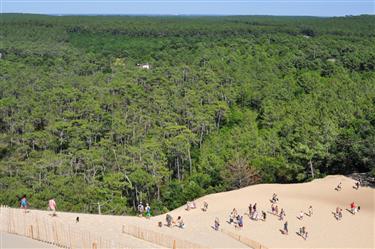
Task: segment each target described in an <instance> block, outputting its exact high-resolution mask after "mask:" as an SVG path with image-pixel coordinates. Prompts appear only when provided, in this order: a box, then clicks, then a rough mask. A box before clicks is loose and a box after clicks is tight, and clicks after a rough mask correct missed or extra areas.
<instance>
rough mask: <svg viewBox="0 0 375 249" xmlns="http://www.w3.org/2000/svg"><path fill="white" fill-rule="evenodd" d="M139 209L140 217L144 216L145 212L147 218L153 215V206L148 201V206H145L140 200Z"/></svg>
mask: <svg viewBox="0 0 375 249" xmlns="http://www.w3.org/2000/svg"><path fill="white" fill-rule="evenodd" d="M137 209H138V214H139V216H140V217H142V216H143V215H144V214H145V216H146V218H148V219H149V218H150V217H151V207H150V205H149V204H148V203H146V207H145V206H143V204H142V202H140V203H139V204H138V207H137Z"/></svg>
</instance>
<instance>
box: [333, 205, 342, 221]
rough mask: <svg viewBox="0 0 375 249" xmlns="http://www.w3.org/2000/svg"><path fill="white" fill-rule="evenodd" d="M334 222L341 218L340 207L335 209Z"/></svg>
mask: <svg viewBox="0 0 375 249" xmlns="http://www.w3.org/2000/svg"><path fill="white" fill-rule="evenodd" d="M335 217H336V220H341V218H342V210H341V208H340V207H336V213H335Z"/></svg>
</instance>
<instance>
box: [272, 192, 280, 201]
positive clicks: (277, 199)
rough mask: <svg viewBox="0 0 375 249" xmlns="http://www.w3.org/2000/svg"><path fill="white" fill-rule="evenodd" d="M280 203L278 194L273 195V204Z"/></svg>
mask: <svg viewBox="0 0 375 249" xmlns="http://www.w3.org/2000/svg"><path fill="white" fill-rule="evenodd" d="M278 201H279V198H278V197H277V194H275V193H273V195H272V203H276V202H278Z"/></svg>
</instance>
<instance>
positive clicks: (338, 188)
mask: <svg viewBox="0 0 375 249" xmlns="http://www.w3.org/2000/svg"><path fill="white" fill-rule="evenodd" d="M341 189H342V183H341V182H340V183H339V185H337V187H336V190H337V191H341Z"/></svg>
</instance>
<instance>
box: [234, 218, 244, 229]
mask: <svg viewBox="0 0 375 249" xmlns="http://www.w3.org/2000/svg"><path fill="white" fill-rule="evenodd" d="M235 227H236V228H242V227H243V216H240V215H238V217H237V224H236V226H235Z"/></svg>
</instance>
